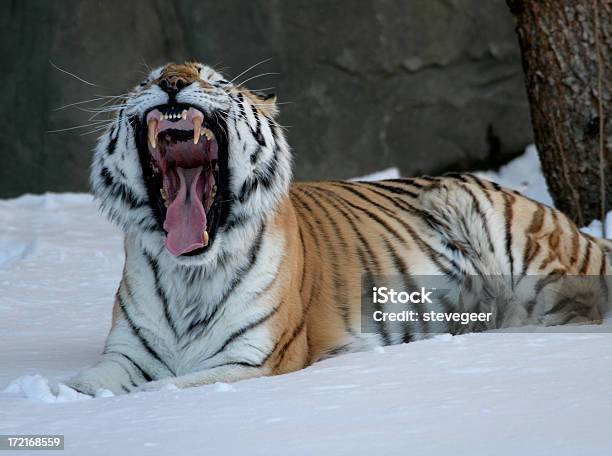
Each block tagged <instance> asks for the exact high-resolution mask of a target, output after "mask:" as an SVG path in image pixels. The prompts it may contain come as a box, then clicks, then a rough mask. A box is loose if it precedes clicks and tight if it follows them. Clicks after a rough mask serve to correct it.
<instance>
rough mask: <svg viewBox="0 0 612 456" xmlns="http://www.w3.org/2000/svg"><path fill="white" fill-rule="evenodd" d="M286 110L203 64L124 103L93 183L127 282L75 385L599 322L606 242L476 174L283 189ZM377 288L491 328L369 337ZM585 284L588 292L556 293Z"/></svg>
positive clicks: (281, 369) (413, 329) (386, 326)
mask: <svg viewBox="0 0 612 456" xmlns="http://www.w3.org/2000/svg"><path fill="white" fill-rule="evenodd" d="M278 111H279V109H278V104H277V102H276V96H274V95H265V94H263V93H261V92H257V91H251V90H249V89H247V88H246V87H245V86H244V84H239V83H236V82H235V81H234V80H228V79H227V78H225V77H224V76H223V75H222V74H221V73H219V72H218V71H216V70H214V69H213V68H212V67H210V66H206V65H204V64H201V63H197V62H185V63H169V64H166V65H163V66H161V67H159V68H157V69H155V70H153V71H151V73H150V74H149V75H148V76H147V77H146V79H144V80H143V81H142V82H140V84H139V85H138V86H136V87H135V88H133V89H132V90H131V91H130V92H129V94H128V95H127V97H126V98H125V99H124V100H122V102H121V104H120V107H119V108H118V109H117V111H116V113H115V114H114V116H113V118H112V123H111V124H110V125H109V126H108V128H107V129H106V131H105V132H104V133H103V134H102V136H101V137H100V138H99V140H98V143H97V145H96V149H95V153H94V158H93V163H92V166H91V187H92V191H93V194H94V196H95V199H96V201H97V202H98V204H99V206H100V209H101V212H102V213H104V214H105V215H106V216H107V217H108V218H109V220H110V221H111V222H113V223H114V224H116V225H117V226H118V227H120V228H121V230H122V231H123V233H124V251H125V263H124V268H123V274H122V277H121V281H120V284H119V287H118V290H117V292H116V296H115V300H114V306H113V311H112V324H111V329H110V332H109V333H108V336H107V340H106V343H105V346H104V349H103V351H102V354H101V356H100V359H99V360H98V362H97V363H96V364H95V365H94V366H92V367H89V368H86V369H84V370H83V371H81V372H79V373H78V374H76V376H74V377H73V378H71V379H70V380H68V381H67V382H66V384H67V385H68V386H70V387H72V388H74V389H75V390H77V391H79V392H81V393H84V394H88V395H96V394H97V393H98V392H99V391H100V390H109V391H111V392H112V393H114V394H124V393H131V392H138V391H156V390H160V389H164V388H174V387H176V388H179V389H182V388H189V387H196V386H200V385H206V384H213V383H217V382H224V383H229V382H236V381H240V380H245V379H249V378H255V377H262V376H272V375H279V374H285V373H289V372H293V371H297V370H300V369H303V368H306V367H308V366H310V365H311V364H313V363H315V362H317V361H320V360H323V359H325V358H329V357H333V356H338V355H340V354H344V353H351V352H357V351H364V350H371V349H373V348H375V347H378V346H384V345H391V344H401V343H408V342H413V341H418V340H423V339H426V338H428V337H432V336H433V335H435V334H440V333H445V332H446V333H451V334H460V333H463V332H473V331H485V330H495V329H500V328H508V327H517V326H522V325H543V326H552V325H560V324H567V323H569V324H572V323H573V324H580V323H589V322H598V321H600V320H601V319H602V317H603V315H604V313H605V312H606V311H607V310H608V307H609V288H610V283H609V280H607V279H609V276H610V263H609V259H608V258H607V255H608V254H609V253H610V251H611V250H612V242H610V241H607V240H604V239H598V238H595V237H592V236H590V235H588V234H585V233H582V232H581V231H580V230H579V229H578V228H577V227H576V225H575V224H574V223H573V222H572V221H571V220H570V219H569V218H568V217H567V216H566V215H564V214H562V213H561V212H559V211H557V210H555V209H553V208H550V207H547V206H545V205H543V204H540V203H537V202H535V201H533V200H531V199H529V198H527V197H524V196H522V195H521V194H519V193H517V192H516V191H514V190H510V189H507V188H503V187H501V186H499V185H497V184H496V183H493V182H490V181H487V180H484V179H481V178H479V177H476V176H475V175H473V174H469V173H458V174H447V175H444V176H439V177H431V176H421V177H412V178H402V179H387V180H381V181H376V182H366V181H360V182H353V181H321V182H319V181H315V182H293V180H292V156H291V152H290V148H289V145H288V142H287V140H286V132H285V129H284V128H283V127H282V126H281V125H280V124H279V123H278V121H277V120H276V119H277V117H278ZM386 276H394V277H399V278H400V280H402V281H403V282H402V283H404V285H406V286H408V285H413V286H417V288H418V283H419V278H420V277H423V276H428V277H439V278H441V279H444V280H445V281H446V282H447V283H448V284H449V286H451V287H455V288H456V289H460V290H463V291H465V293H459V295H457V293H454V294H453V293H450V294H448V295H446V296H444V297H445V298H446V299H441V301H440V302H439V303H438V304H436V305H437V306H438V307H435V305H434V307H433V308H440V309H443V310H451V311H452V310H465V311H468V310H469V311H472V310H479V311H482V310H486V311H488V313H490V314H492V318H491V319H490V321H487V322H482V321H478V322H475V323H470V324H468V325H459V326H461V327H458V325H457V323H456V322H451V321H448V322H436V323H432V322H429V323H428V322H425V321H415V322H411V323H405V324H399V323H398V322H392V321H377V322H375V323H374V324H373V329H372V330H367V331H366V330H364V326H363V320H364V319H365V318H367V315H365V314H364V313H363V311H362V308H363V302H364V296H365V297H366V298H367V297H368V296H369V295H370V292H371V290H370V288H369V286H370V285H371V284H372V283H373V282H371V281H372V280H374V279H375V278H376V277H386ZM579 276H585V277H596V278H597V280H595V281H592V282H591V283H589V284H588V285H584V286H570V287H568V286H565V287H561V286H558V284H559V283H561V282H562V279H563V278H564V277H579ZM474 278H479V279H480V283H479V284H478V285H475V283H476V282H477V281H475V280H473V279H474ZM494 278H496V279H495V280H494ZM529 278H535V280H532V281H529V280H528V279H529ZM527 282H531V285H524V284H526V283H527ZM364 283H365V285H364ZM364 287H365V288H364ZM364 290H365V291H364ZM547 290H548V291H550V292H549V293H546V291H547ZM470 291H471V296H472V298H471V299H466V298H465V296H467V295H470ZM545 294H546V299H536V298H538V296H544V295H545ZM462 296H463V297H462ZM366 300H367V299H366ZM415 306H416V307H417V308H421V310H427V309H424V308H425V307H427V306H426V305H425V304H422V303H421V304H418V305H415ZM375 307H376V309H377V310H379V311H380V310H384V308H385V306H384V305H380V304H377V305H375Z"/></svg>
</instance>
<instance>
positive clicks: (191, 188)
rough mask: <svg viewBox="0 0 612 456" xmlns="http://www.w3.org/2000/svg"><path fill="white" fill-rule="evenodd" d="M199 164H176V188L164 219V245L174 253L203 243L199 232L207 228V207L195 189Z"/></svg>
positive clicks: (198, 246)
mask: <svg viewBox="0 0 612 456" xmlns="http://www.w3.org/2000/svg"><path fill="white" fill-rule="evenodd" d="M202 168H203V167H202V166H200V167H198V168H187V169H184V168H178V167H177V168H176V172H177V174H178V178H179V189H178V192H177V193H176V197H175V198H174V200H173V201H172V203H171V204H170V206H168V210H167V212H166V221H165V222H164V230H166V233H167V235H166V248H167V249H168V251H169V252H170V253H171V254H172V255H175V256H178V255H182V254H183V253H187V252H191V251H192V250H195V249H198V248H200V247H204V243H203V242H202V234H203V233H204V230H205V229H206V211H205V210H204V206H203V205H202V201H201V200H200V197H199V196H198V192H197V187H198V180H199V178H200V175H201V174H202Z"/></svg>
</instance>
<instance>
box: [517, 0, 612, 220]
mask: <svg viewBox="0 0 612 456" xmlns="http://www.w3.org/2000/svg"><path fill="white" fill-rule="evenodd" d="M507 3H508V6H509V7H510V10H511V12H512V14H513V15H514V20H515V24H516V32H517V34H518V38H519V44H520V47H521V52H522V58H523V70H524V72H525V81H526V85H527V92H528V95H529V103H530V105H531V121H532V124H533V129H534V135H535V142H536V146H537V148H538V151H539V154H540V160H541V162H542V169H543V171H544V174H545V176H546V181H547V183H548V188H549V190H550V193H551V194H552V197H553V200H554V202H555V205H556V207H557V208H558V209H560V210H562V211H563V212H565V213H566V214H567V215H569V216H570V217H571V218H572V219H573V220H574V221H575V222H576V223H577V224H578V225H579V226H584V225H586V224H588V223H589V222H590V221H591V220H593V219H595V218H601V217H602V215H603V214H605V213H606V201H607V205H608V207H610V203H612V179H610V178H609V176H610V174H611V172H612V158H611V155H612V154H611V153H610V151H611V150H612V138H611V135H610V133H612V112H610V110H609V109H608V108H609V105H610V100H611V98H612V0H507Z"/></svg>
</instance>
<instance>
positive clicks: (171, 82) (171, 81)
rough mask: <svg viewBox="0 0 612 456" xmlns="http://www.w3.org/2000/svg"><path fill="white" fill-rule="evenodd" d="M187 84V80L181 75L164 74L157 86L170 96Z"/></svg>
mask: <svg viewBox="0 0 612 456" xmlns="http://www.w3.org/2000/svg"><path fill="white" fill-rule="evenodd" d="M187 85H189V82H188V81H187V79H186V78H184V77H183V76H166V77H164V78H162V80H161V81H160V82H159V87H160V88H161V89H162V90H163V91H164V92H166V93H167V94H168V95H170V96H171V97H173V96H175V95H176V94H177V93H178V92H179V91H180V90H181V89H182V88H183V87H185V86H187Z"/></svg>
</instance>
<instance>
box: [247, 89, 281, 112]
mask: <svg viewBox="0 0 612 456" xmlns="http://www.w3.org/2000/svg"><path fill="white" fill-rule="evenodd" d="M248 93H249V94H250V95H251V97H252V101H253V104H254V105H255V107H256V108H257V109H259V110H260V111H261V112H262V113H264V114H265V115H266V116H268V117H270V118H272V119H273V118H274V117H276V116H277V115H278V106H277V105H276V95H275V94H273V93H269V94H263V93H257V92H251V91H249V92H248Z"/></svg>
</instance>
